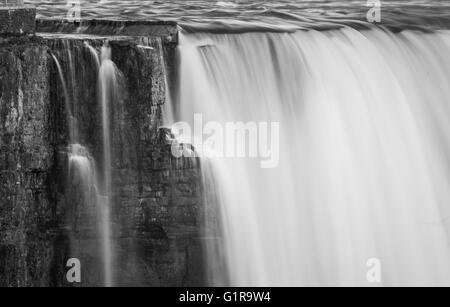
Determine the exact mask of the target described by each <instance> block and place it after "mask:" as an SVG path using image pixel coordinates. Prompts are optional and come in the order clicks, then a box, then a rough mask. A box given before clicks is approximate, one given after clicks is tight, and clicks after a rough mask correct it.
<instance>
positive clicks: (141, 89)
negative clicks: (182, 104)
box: [0, 35, 205, 286]
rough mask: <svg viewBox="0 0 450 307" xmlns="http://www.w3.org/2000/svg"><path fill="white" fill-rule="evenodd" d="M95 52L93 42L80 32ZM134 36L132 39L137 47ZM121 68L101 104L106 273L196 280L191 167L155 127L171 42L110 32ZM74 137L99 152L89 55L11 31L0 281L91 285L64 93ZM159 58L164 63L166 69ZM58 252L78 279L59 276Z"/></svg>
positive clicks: (0, 156) (5, 57) (1, 64)
mask: <svg viewBox="0 0 450 307" xmlns="http://www.w3.org/2000/svg"><path fill="white" fill-rule="evenodd" d="M89 44H90V45H91V46H92V47H93V48H94V49H96V50H97V51H99V50H100V47H101V45H102V44H103V41H102V40H100V39H96V38H95V37H94V38H90V39H89ZM142 45H144V47H141V46H142ZM110 46H111V49H112V60H113V62H114V63H115V64H116V65H117V67H118V69H119V70H120V71H121V72H122V75H123V79H122V84H121V95H120V97H121V98H120V99H119V100H118V101H117V102H116V103H115V104H114V106H113V107H112V117H111V121H112V122H111V127H112V142H113V144H112V159H113V162H112V175H113V205H112V214H111V228H112V243H113V251H114V252H113V276H114V280H115V284H116V285H118V286H128V285H135V286H200V285H204V283H205V279H204V275H205V274H204V272H203V270H204V269H203V263H204V261H203V256H202V255H203V252H202V244H201V225H200V216H201V214H202V201H201V196H200V195H201V191H200V189H201V171H200V165H199V161H197V159H195V158H181V159H177V158H174V157H173V156H172V155H171V152H170V146H171V139H170V135H168V133H167V131H166V130H164V129H158V127H159V126H160V125H161V113H162V106H163V105H164V103H165V98H166V95H167V94H168V93H166V86H165V78H166V77H167V73H166V71H170V68H171V65H173V61H174V58H173V57H174V48H175V44H174V43H173V41H172V40H171V39H168V38H167V37H166V38H161V37H158V36H153V37H152V36H147V37H139V38H137V37H133V38H131V37H129V38H124V37H122V38H120V39H116V40H112V41H110ZM52 54H53V55H54V56H55V57H56V58H57V59H58V61H59V62H60V64H61V67H62V70H63V75H64V78H65V82H66V85H67V92H68V96H69V100H70V108H71V111H72V112H73V117H74V118H75V119H76V122H77V124H78V127H79V129H78V130H79V136H78V140H77V141H78V142H79V143H80V144H82V145H83V147H84V148H86V151H88V152H89V153H90V155H91V156H92V159H93V160H94V161H95V162H96V163H97V164H98V163H99V161H101V157H102V138H101V118H100V107H99V104H98V102H97V82H98V80H97V78H98V76H97V75H98V71H97V66H96V60H95V58H94V57H93V56H92V53H90V52H89V49H88V48H87V47H86V45H85V41H83V40H81V39H77V38H73V39H67V38H60V37H59V36H58V35H47V36H45V37H37V36H33V37H15V38H14V37H13V38H11V37H10V38H5V39H3V40H2V41H1V42H0V286H102V285H103V282H104V281H103V277H102V259H101V257H100V256H99V254H100V251H99V237H98V220H97V218H96V217H95V214H92V212H93V208H92V207H90V206H91V205H90V204H89V203H87V202H86V201H85V200H84V198H83V197H82V196H80V195H81V194H80V193H78V191H79V190H80V186H81V185H82V182H81V180H80V178H79V176H77V174H72V173H71V174H69V170H68V148H69V145H70V144H69V131H68V127H69V124H68V116H67V107H66V101H65V100H66V99H67V97H65V95H64V91H63V87H62V83H61V80H60V78H59V74H58V70H57V67H56V65H55V62H54V60H53V57H52ZM166 66H167V67H168V69H166ZM69 258H78V259H80V261H81V283H79V284H71V283H68V282H67V280H66V277H65V275H66V272H67V269H68V268H66V262H67V260H68V259H69Z"/></svg>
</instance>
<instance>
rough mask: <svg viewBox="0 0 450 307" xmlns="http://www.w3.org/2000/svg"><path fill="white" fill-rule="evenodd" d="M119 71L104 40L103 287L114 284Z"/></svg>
mask: <svg viewBox="0 0 450 307" xmlns="http://www.w3.org/2000/svg"><path fill="white" fill-rule="evenodd" d="M118 78H119V70H118V69H117V68H116V65H115V64H114V63H113V62H112V61H111V48H110V47H109V46H108V43H105V44H104V45H103V47H102V50H101V65H100V70H99V77H98V82H99V84H98V86H99V89H98V92H99V102H100V106H101V114H102V130H103V161H102V162H103V166H102V167H103V168H102V169H103V173H102V175H103V177H102V184H101V186H102V188H101V193H102V197H101V210H102V214H101V233H102V237H103V240H102V244H103V262H104V263H103V264H104V271H105V283H106V286H113V276H112V265H113V264H112V261H113V256H112V245H111V219H110V214H111V204H112V178H111V129H110V125H111V120H110V115H111V108H112V105H113V103H114V101H116V100H117V97H118V89H119V85H118Z"/></svg>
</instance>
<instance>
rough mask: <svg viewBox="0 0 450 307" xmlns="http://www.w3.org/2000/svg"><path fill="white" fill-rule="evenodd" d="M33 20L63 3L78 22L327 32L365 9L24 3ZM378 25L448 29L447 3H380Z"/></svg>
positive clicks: (298, 4) (310, 1)
mask: <svg viewBox="0 0 450 307" xmlns="http://www.w3.org/2000/svg"><path fill="white" fill-rule="evenodd" d="M27 2H28V3H33V4H35V5H36V6H37V11H38V18H54V19H63V18H66V16H67V12H68V10H69V8H70V5H68V3H72V2H80V3H81V18H84V19H94V18H95V19H113V20H171V21H177V22H178V23H180V24H181V25H182V26H184V27H185V28H189V27H192V28H197V29H198V28H200V29H208V30H213V29H223V28H224V27H225V28H228V29H236V28H243V27H244V28H245V27H254V26H257V27H269V28H277V27H294V28H303V27H305V28H309V27H325V28H326V27H328V26H330V24H332V25H334V24H344V25H351V26H353V25H355V24H356V25H359V24H361V22H363V23H365V22H366V14H367V11H368V10H369V9H370V7H368V5H367V3H368V1H366V0H351V1H329V0H276V1H263V0H232V1H215V0H164V1H151V0H143V1H133V0H130V1H125V0H122V1H112V0H111V1H109V0H97V1H95V0H82V1H74V0H69V1H67V0H56V1H55V0H52V1H49V0H45V1H38V0H29V1H27ZM381 13H382V15H381V16H382V20H381V24H382V25H386V26H391V27H398V28H404V27H419V28H426V29H430V28H449V25H450V1H440V0H412V1H408V0H400V1H394V0H384V1H382V6H381Z"/></svg>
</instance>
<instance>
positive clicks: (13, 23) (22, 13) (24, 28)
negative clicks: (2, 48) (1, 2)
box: [0, 6, 36, 36]
mask: <svg viewBox="0 0 450 307" xmlns="http://www.w3.org/2000/svg"><path fill="white" fill-rule="evenodd" d="M35 29H36V8H34V7H28V6H27V7H22V8H19V7H0V35H3V36H4V35H25V34H34V33H35Z"/></svg>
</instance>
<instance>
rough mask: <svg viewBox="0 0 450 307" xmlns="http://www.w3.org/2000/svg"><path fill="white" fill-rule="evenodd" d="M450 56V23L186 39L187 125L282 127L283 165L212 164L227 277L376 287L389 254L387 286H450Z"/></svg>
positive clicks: (182, 99)
mask: <svg viewBox="0 0 450 307" xmlns="http://www.w3.org/2000/svg"><path fill="white" fill-rule="evenodd" d="M449 52H450V32H449V31H436V32H434V33H422V32H415V31H403V32H400V33H396V34H393V33H391V32H387V31H384V30H381V29H376V28H374V29H371V30H365V31H357V30H354V29H350V28H343V29H340V30H330V31H323V32H320V31H315V30H308V31H297V32H295V33H276V34H275V33H274V34H270V33H266V34H264V33H249V34H235V35H226V34H183V33H182V35H180V45H179V53H180V58H181V67H180V89H179V101H178V103H179V106H178V107H179V108H180V110H181V112H180V117H179V118H178V119H179V120H184V121H188V122H192V120H193V114H194V113H201V114H202V115H203V122H208V121H215V122H218V123H220V124H223V125H225V123H226V122H230V121H231V122H237V121H242V122H244V123H245V122H279V123H280V135H279V146H280V147H279V163H278V165H276V167H274V168H266V169H264V168H261V167H260V163H259V162H260V161H259V160H258V161H257V159H250V158H245V159H244V158H235V159H231V158H220V157H216V158H204V163H203V169H204V170H205V176H206V175H208V177H205V181H206V182H210V183H211V182H212V180H210V179H211V178H214V183H215V184H209V185H208V186H207V187H206V188H205V189H204V190H205V199H206V200H207V201H208V204H207V206H214V203H216V202H217V203H218V204H219V208H220V223H219V225H220V227H221V229H220V231H221V236H222V237H223V238H222V240H223V244H222V248H223V251H222V252H223V255H224V258H225V259H224V261H225V264H226V267H227V272H226V273H227V274H224V272H222V273H218V272H213V273H215V274H214V276H213V277H214V282H215V283H216V284H219V285H220V284H224V283H225V284H227V283H230V284H231V285H233V286H287V285H290V286H292V285H316V284H338V285H360V284H363V285H364V284H365V283H366V282H367V279H366V274H367V270H368V267H367V263H368V262H367V261H368V260H369V259H372V258H377V259H379V260H380V263H381V264H382V281H383V284H384V285H417V284H420V285H429V284H430V283H431V284H446V285H448V284H450V240H449V235H450V233H449V230H450V228H449V225H448V223H449V218H450V207H449V205H448V204H449V201H450V175H449V174H450V163H449V161H448V156H449V155H450V141H449V140H450V132H449V131H450V117H449V116H448V114H450V105H449V104H448V102H449V101H448V97H450V87H449V86H448V84H449V82H450V59H449V58H448V56H447V55H448V54H449ZM260 133H261V132H260ZM205 134H206V132H205ZM244 137H245V136H244ZM247 143H248V142H247ZM241 144H244V143H241ZM215 149H217V148H215ZM219 151H220V150H219ZM211 244H212V243H211ZM210 247H211V246H210ZM208 250H209V251H210V254H209V261H210V264H211V266H213V267H218V262H220V261H221V260H220V259H221V258H220V252H217V248H215V247H212V248H209V249H208ZM212 251H216V252H214V253H213V252H212ZM369 263H370V262H369ZM224 275H227V276H228V278H229V280H220V277H222V276H224Z"/></svg>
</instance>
